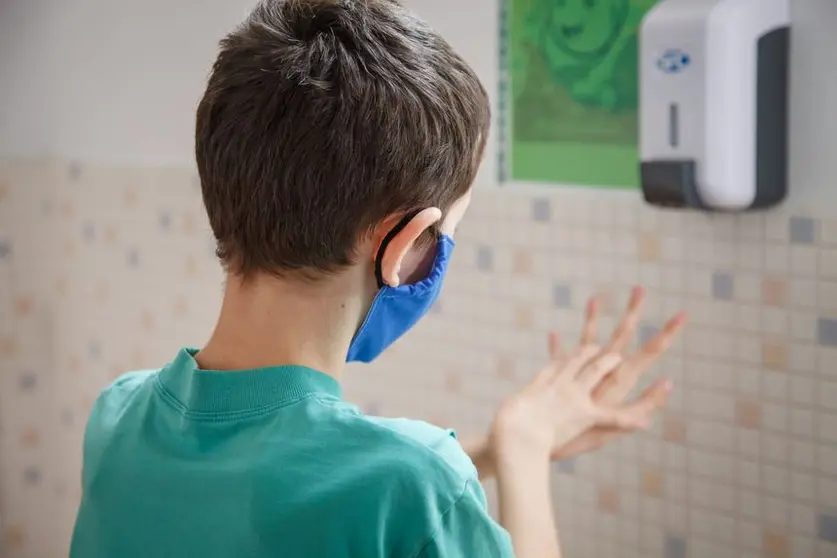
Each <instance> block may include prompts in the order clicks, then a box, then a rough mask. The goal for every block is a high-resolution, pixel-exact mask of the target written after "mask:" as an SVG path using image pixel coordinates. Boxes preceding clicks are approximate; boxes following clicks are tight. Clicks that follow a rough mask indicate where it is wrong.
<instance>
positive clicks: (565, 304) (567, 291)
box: [552, 283, 573, 308]
mask: <svg viewBox="0 0 837 558" xmlns="http://www.w3.org/2000/svg"><path fill="white" fill-rule="evenodd" d="M552 302H553V304H555V306H557V307H558V308H572V305H573V291H572V289H571V288H570V286H569V285H565V284H563V283H557V284H556V285H555V286H554V287H553V288H552Z"/></svg>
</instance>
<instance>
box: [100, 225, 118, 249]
mask: <svg viewBox="0 0 837 558" xmlns="http://www.w3.org/2000/svg"><path fill="white" fill-rule="evenodd" d="M103 237H104V239H105V242H107V243H108V244H113V243H114V242H116V239H117V238H118V237H119V229H117V228H116V226H115V225H112V224H108V225H105V232H104V233H103Z"/></svg>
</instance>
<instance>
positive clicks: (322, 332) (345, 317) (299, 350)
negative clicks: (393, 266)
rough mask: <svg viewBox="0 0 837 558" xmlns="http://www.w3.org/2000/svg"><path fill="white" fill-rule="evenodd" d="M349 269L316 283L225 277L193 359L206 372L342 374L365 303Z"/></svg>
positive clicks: (261, 276) (335, 375)
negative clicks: (210, 325) (295, 369)
mask: <svg viewBox="0 0 837 558" xmlns="http://www.w3.org/2000/svg"><path fill="white" fill-rule="evenodd" d="M360 281H362V279H361V278H355V277H352V274H351V272H348V273H346V274H343V275H341V276H335V277H332V278H329V279H327V280H325V281H321V282H317V283H313V284H312V283H305V282H302V281H297V280H293V279H289V280H284V279H277V278H274V277H270V276H266V275H260V276H257V277H253V278H248V279H247V281H242V280H241V279H240V278H238V277H234V276H229V277H228V280H227V287H226V291H225V293H224V302H223V305H222V307H221V315H220V317H219V318H218V324H217V325H216V327H215V331H214V332H213V334H212V337H211V338H210V339H209V342H208V343H207V344H206V346H205V347H204V348H203V349H202V350H201V351H200V353H199V354H198V355H197V357H196V360H197V362H198V364H199V365H200V367H201V368H203V369H205V370H246V369H252V368H263V367H268V366H278V365H299V366H307V367H309V368H313V369H315V370H318V371H320V372H323V373H326V374H329V375H331V376H333V377H335V378H337V379H338V380H339V379H340V378H341V377H342V372H343V368H344V366H345V361H346V353H347V351H348V348H349V344H350V342H351V340H352V336H353V335H354V333H355V331H356V330H357V328H358V326H359V323H360V320H361V319H362V313H363V311H364V309H365V308H366V306H365V305H364V303H363V300H362V297H359V296H357V294H355V293H357V292H359V290H358V285H357V283H359V282H360Z"/></svg>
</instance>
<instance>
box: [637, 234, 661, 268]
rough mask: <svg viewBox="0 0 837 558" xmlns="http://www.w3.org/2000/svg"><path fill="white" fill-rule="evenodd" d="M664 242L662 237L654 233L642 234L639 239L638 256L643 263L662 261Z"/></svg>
mask: <svg viewBox="0 0 837 558" xmlns="http://www.w3.org/2000/svg"><path fill="white" fill-rule="evenodd" d="M661 253H662V242H661V241H660V236H659V235H658V234H655V233H652V232H642V233H640V234H639V236H638V237H637V254H638V255H639V260H640V261H641V262H657V261H660V254H661Z"/></svg>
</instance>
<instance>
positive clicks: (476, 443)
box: [462, 436, 497, 482]
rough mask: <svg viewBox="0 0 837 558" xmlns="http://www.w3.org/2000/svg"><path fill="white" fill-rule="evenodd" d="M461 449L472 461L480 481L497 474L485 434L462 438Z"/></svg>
mask: <svg viewBox="0 0 837 558" xmlns="http://www.w3.org/2000/svg"><path fill="white" fill-rule="evenodd" d="M462 449H464V450H465V453H466V454H468V457H470V458H471V461H473V462H474V466H475V467H476V468H477V474H478V475H479V479H480V481H482V482H485V481H487V480H488V479H491V478H493V477H494V476H495V475H496V474H497V469H496V467H495V466H494V456H493V455H492V453H491V446H490V444H489V442H488V437H487V436H482V437H479V438H467V439H465V440H463V441H462Z"/></svg>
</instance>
